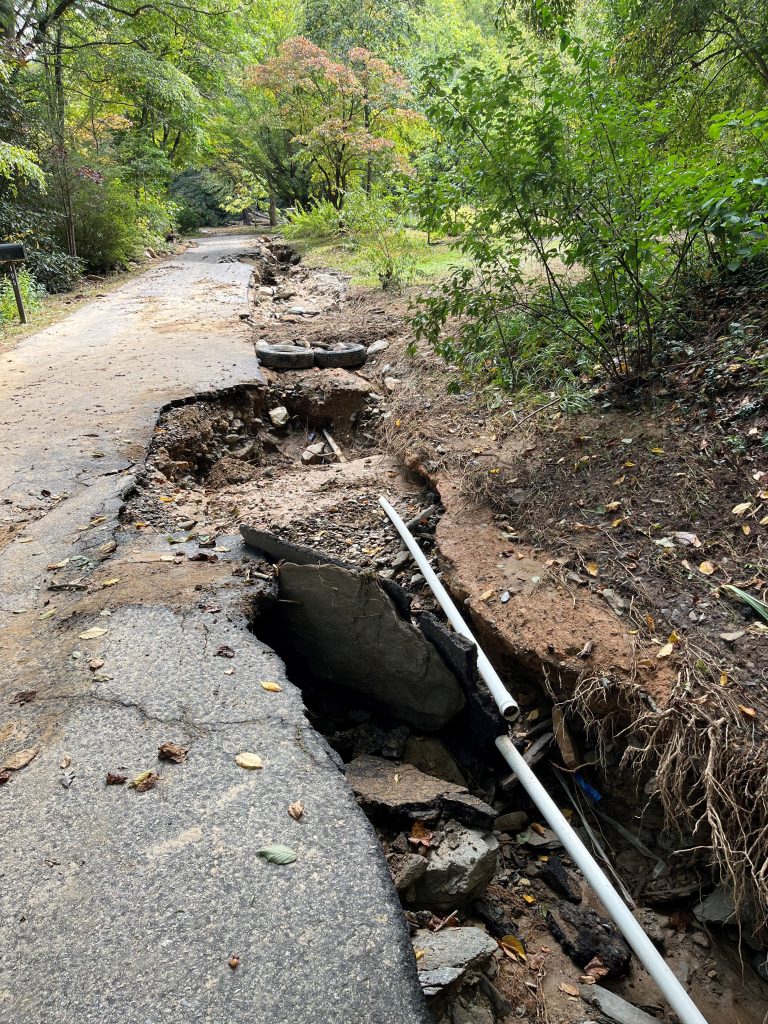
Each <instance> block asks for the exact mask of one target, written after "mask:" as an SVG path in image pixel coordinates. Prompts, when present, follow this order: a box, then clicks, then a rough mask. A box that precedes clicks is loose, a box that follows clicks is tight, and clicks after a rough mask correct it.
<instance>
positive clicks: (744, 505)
mask: <svg viewBox="0 0 768 1024" xmlns="http://www.w3.org/2000/svg"><path fill="white" fill-rule="evenodd" d="M751 508H752V502H751V501H742V502H741V503H740V504H738V505H734V506H733V508H732V509H731V515H734V516H743V515H744V513H745V512H749V510H750V509H751Z"/></svg>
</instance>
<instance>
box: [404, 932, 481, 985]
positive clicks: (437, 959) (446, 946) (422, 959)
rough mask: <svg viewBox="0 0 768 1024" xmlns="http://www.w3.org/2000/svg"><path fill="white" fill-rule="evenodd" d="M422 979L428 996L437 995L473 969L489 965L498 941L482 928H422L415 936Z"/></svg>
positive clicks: (420, 977) (414, 944) (420, 979)
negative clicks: (436, 929)
mask: <svg viewBox="0 0 768 1024" xmlns="http://www.w3.org/2000/svg"><path fill="white" fill-rule="evenodd" d="M412 941H413V948H414V951H415V952H416V955H417V956H418V961H417V963H418V969H419V981H420V982H421V985H422V988H423V989H424V994H425V995H426V996H434V995H437V994H438V992H440V991H442V990H443V989H444V988H446V987H447V986H449V985H452V984H454V983H456V982H458V981H460V980H461V979H462V978H464V977H465V975H466V974H467V973H469V972H472V971H477V970H479V969H481V968H482V967H483V966H485V965H486V964H487V963H488V962H489V961H490V959H491V957H492V956H493V954H494V953H495V952H496V951H497V949H498V948H499V947H498V944H497V942H496V940H495V939H493V938H491V936H490V935H488V933H487V932H484V931H483V929H482V928H474V927H468V928H443V929H442V930H441V931H439V932H431V931H429V930H427V929H421V930H419V931H417V932H416V934H415V935H414V936H413V940H412Z"/></svg>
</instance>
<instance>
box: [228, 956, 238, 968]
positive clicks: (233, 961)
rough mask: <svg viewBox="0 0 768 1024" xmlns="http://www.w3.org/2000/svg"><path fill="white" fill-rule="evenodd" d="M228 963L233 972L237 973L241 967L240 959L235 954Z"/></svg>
mask: <svg viewBox="0 0 768 1024" xmlns="http://www.w3.org/2000/svg"><path fill="white" fill-rule="evenodd" d="M228 963H229V966H230V967H231V968H232V970H233V971H236V970H237V968H238V967H239V966H240V957H239V956H235V954H234V953H233V954H232V956H231V957H230V958H229V961H228Z"/></svg>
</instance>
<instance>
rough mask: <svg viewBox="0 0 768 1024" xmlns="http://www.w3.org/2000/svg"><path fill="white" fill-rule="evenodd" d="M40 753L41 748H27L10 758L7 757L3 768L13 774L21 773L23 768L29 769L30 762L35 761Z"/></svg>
mask: <svg viewBox="0 0 768 1024" xmlns="http://www.w3.org/2000/svg"><path fill="white" fill-rule="evenodd" d="M39 753H40V748H39V747H26V749H24V750H19V751H17V752H16V753H15V754H11V756H10V757H7V758H6V759H5V761H4V762H3V765H2V767H3V768H4V769H6V770H7V771H11V772H18V771H21V769H22V768H26V767H27V765H28V764H29V763H30V761H34V759H35V758H36V757H37V755H38V754H39Z"/></svg>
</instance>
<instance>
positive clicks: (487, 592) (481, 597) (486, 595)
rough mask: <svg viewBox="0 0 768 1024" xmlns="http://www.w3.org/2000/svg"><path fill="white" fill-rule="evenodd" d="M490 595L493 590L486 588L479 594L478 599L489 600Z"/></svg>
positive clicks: (491, 595)
mask: <svg viewBox="0 0 768 1024" xmlns="http://www.w3.org/2000/svg"><path fill="white" fill-rule="evenodd" d="M492 597H493V591H492V590H486V591H485V593H483V594H481V595H480V600H481V601H490V599H491V598H492Z"/></svg>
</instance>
